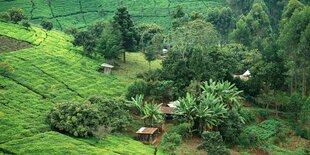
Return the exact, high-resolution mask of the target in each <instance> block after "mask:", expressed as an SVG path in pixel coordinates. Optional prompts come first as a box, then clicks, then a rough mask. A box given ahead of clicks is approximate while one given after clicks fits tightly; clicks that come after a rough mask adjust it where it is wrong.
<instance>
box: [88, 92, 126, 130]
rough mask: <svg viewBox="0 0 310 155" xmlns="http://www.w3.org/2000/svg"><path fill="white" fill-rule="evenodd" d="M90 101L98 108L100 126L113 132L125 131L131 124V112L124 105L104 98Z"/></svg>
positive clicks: (95, 98) (92, 98) (91, 98)
mask: <svg viewBox="0 0 310 155" xmlns="http://www.w3.org/2000/svg"><path fill="white" fill-rule="evenodd" d="M88 101H89V102H90V103H91V104H94V105H96V106H98V110H99V112H100V124H101V125H104V126H105V127H106V128H111V131H113V130H124V129H126V127H127V126H128V125H129V124H130V123H131V117H130V115H129V112H128V111H127V110H126V109H125V107H124V105H125V104H124V103H122V101H117V100H108V99H105V98H102V97H96V96H94V97H90V98H89V99H88Z"/></svg>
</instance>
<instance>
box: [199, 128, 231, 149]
mask: <svg viewBox="0 0 310 155" xmlns="http://www.w3.org/2000/svg"><path fill="white" fill-rule="evenodd" d="M202 138H203V142H202V143H201V144H199V146H198V149H205V150H206V151H207V153H208V154H212V155H229V154H230V153H229V151H228V149H227V148H226V147H225V145H224V142H223V138H222V136H221V134H220V132H208V131H204V132H203V133H202Z"/></svg>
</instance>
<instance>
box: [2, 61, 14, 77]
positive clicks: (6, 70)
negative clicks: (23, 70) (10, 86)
mask: <svg viewBox="0 0 310 155" xmlns="http://www.w3.org/2000/svg"><path fill="white" fill-rule="evenodd" d="M13 72H14V68H13V66H12V65H11V64H9V63H8V62H6V61H0V75H3V76H8V75H10V74H11V73H13Z"/></svg>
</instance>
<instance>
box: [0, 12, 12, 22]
mask: <svg viewBox="0 0 310 155" xmlns="http://www.w3.org/2000/svg"><path fill="white" fill-rule="evenodd" d="M0 21H4V22H8V21H10V15H9V13H8V12H0Z"/></svg>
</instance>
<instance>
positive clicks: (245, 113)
mask: <svg viewBox="0 0 310 155" xmlns="http://www.w3.org/2000/svg"><path fill="white" fill-rule="evenodd" d="M239 114H240V115H241V117H243V118H244V122H245V123H246V124H249V123H252V122H255V119H256V116H255V113H254V112H253V111H252V110H251V109H246V108H242V109H241V110H240V113H239Z"/></svg>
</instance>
